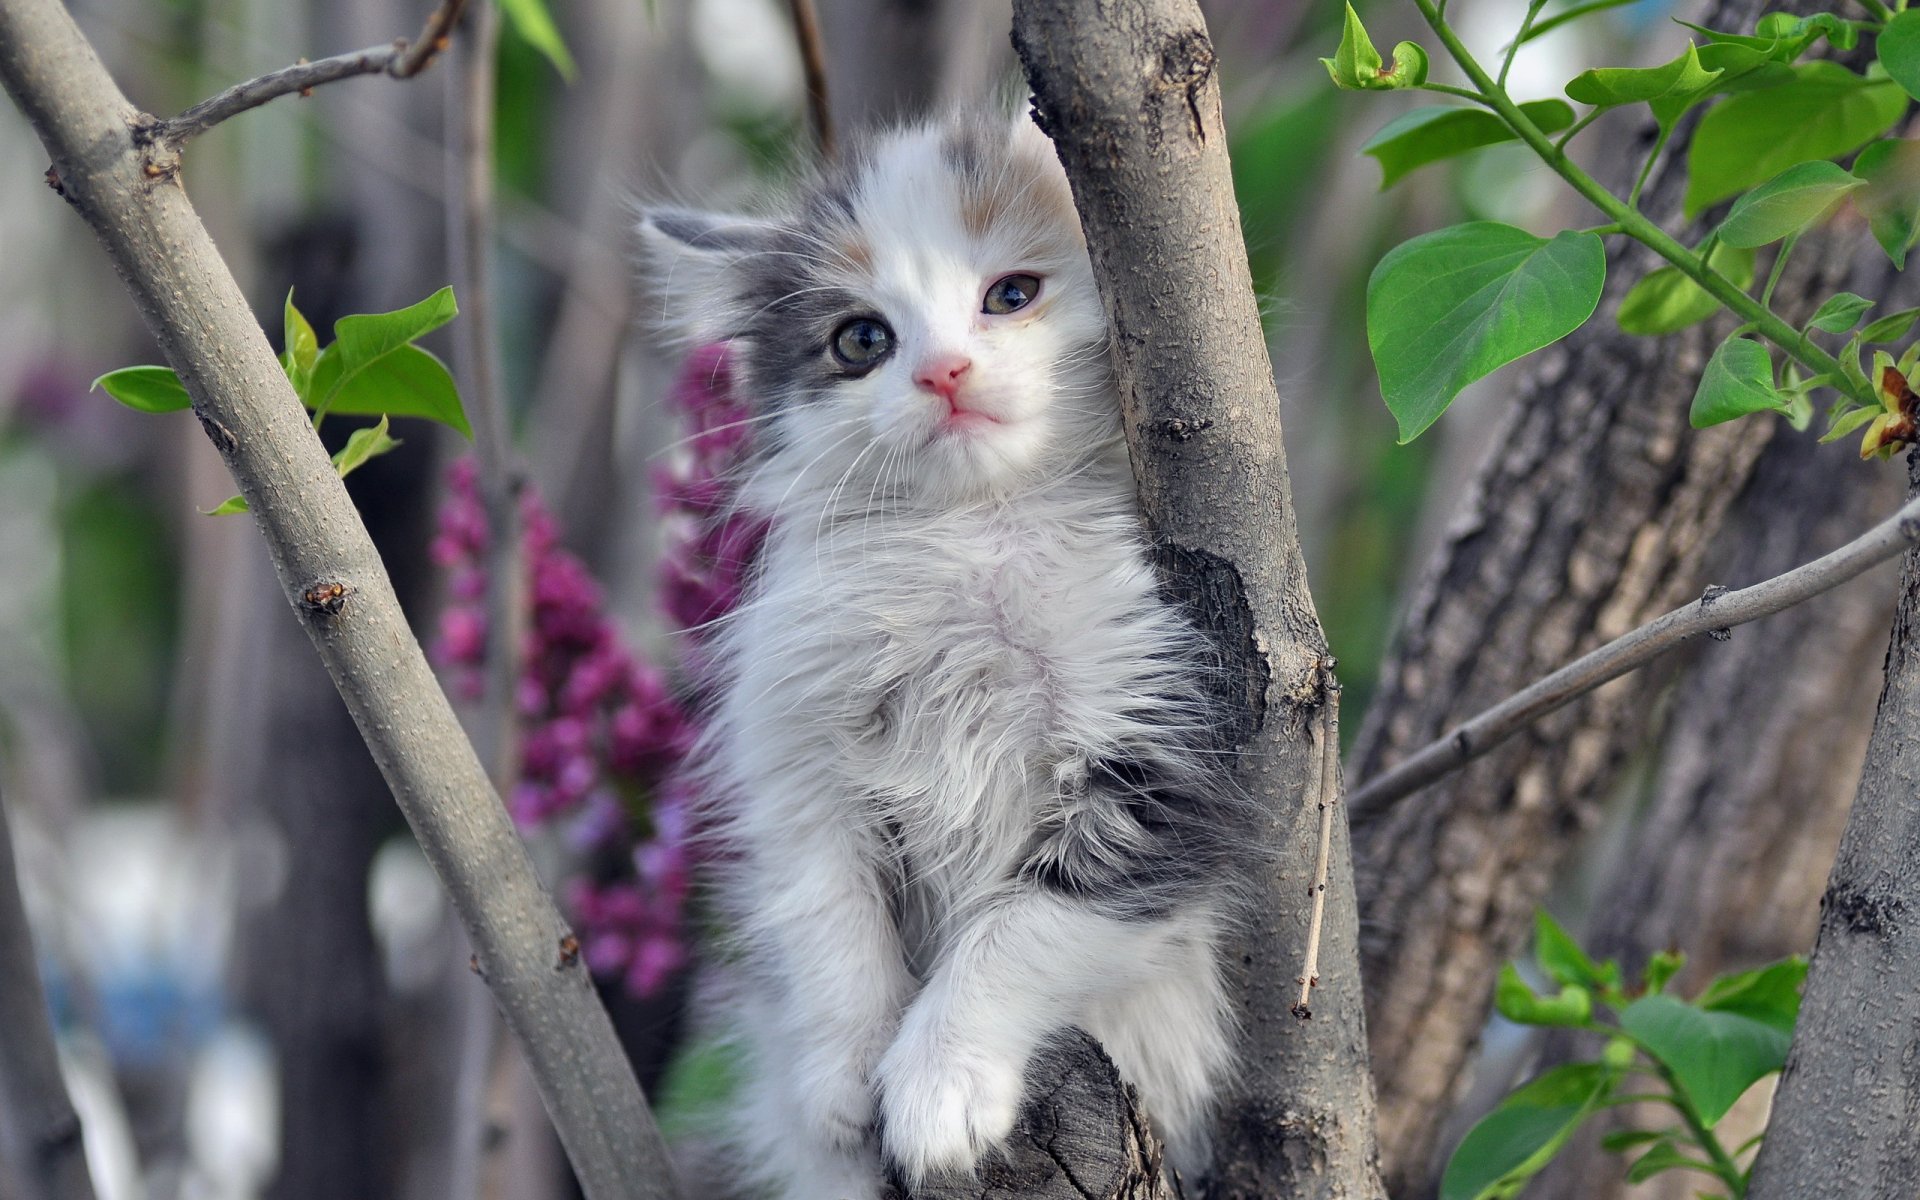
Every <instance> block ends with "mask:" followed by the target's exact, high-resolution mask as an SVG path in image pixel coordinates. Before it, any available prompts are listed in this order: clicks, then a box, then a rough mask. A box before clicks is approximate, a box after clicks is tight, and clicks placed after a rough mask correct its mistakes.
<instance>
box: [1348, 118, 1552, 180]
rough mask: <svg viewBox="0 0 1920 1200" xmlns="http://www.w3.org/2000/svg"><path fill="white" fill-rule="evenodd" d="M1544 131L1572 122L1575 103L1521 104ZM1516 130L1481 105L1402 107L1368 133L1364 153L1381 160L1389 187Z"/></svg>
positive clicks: (1511, 135)
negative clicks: (1421, 169)
mask: <svg viewBox="0 0 1920 1200" xmlns="http://www.w3.org/2000/svg"><path fill="white" fill-rule="evenodd" d="M1520 111H1521V112H1523V113H1525V114H1526V115H1527V119H1528V120H1531V121H1532V122H1533V123H1534V124H1535V125H1538V126H1539V127H1540V131H1541V132H1542V133H1558V132H1559V131H1560V130H1562V129H1565V128H1567V127H1568V126H1570V125H1572V124H1573V109H1572V107H1571V106H1569V105H1568V104H1567V103H1566V102H1565V101H1563V100H1533V101H1529V102H1528V103H1526V104H1522V105H1521V106H1520ZM1515 136H1516V135H1515V134H1514V133H1513V131H1512V130H1510V129H1508V128H1507V126H1506V124H1505V123H1504V122H1503V121H1501V120H1500V118H1499V117H1496V116H1494V115H1493V114H1492V113H1490V112H1487V111H1486V110H1485V109H1479V108H1461V107H1459V106H1456V105H1447V104H1441V105H1433V106H1430V107H1427V108H1416V109H1414V110H1412V111H1411V112H1404V113H1401V114H1400V115H1399V116H1397V117H1395V118H1394V119H1393V120H1391V121H1388V122H1387V123H1386V124H1385V125H1382V126H1381V127H1380V131H1379V132H1378V133H1376V134H1374V135H1373V136H1372V137H1370V138H1368V139H1367V142H1366V145H1364V146H1362V147H1360V153H1362V154H1370V155H1372V156H1373V157H1374V158H1375V159H1376V160H1378V161H1379V163H1380V190H1381V191H1385V190H1387V189H1388V188H1390V187H1392V186H1393V185H1394V184H1396V183H1398V182H1400V180H1401V178H1402V177H1403V176H1405V175H1406V174H1407V172H1409V171H1412V170H1413V169H1414V168H1416V167H1424V166H1426V165H1427V164H1428V163H1431V162H1439V161H1440V160H1441V159H1445V158H1452V157H1453V156H1455V155H1457V154H1465V153H1466V152H1467V151H1469V150H1478V149H1479V148H1480V147H1482V146H1491V145H1494V144H1496V143H1498V142H1511V141H1514V140H1515Z"/></svg>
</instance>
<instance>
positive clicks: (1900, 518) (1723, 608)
mask: <svg viewBox="0 0 1920 1200" xmlns="http://www.w3.org/2000/svg"><path fill="white" fill-rule="evenodd" d="M1916 542H1920V500H1915V501H1909V502H1908V503H1907V504H1906V505H1904V506H1903V507H1901V509H1900V510H1899V511H1898V512H1896V513H1894V514H1893V516H1891V517H1888V518H1887V519H1886V520H1884V521H1882V522H1881V523H1880V524H1878V525H1875V526H1874V527H1873V528H1872V529H1870V530H1868V531H1867V532H1866V533H1864V534H1862V535H1861V536H1859V537H1857V538H1855V539H1854V540H1853V541H1851V542H1848V543H1847V544H1846V545H1844V546H1842V547H1840V548H1839V549H1838V550H1835V551H1834V552H1833V553H1831V554H1828V555H1825V556H1824V557H1821V558H1817V559H1815V560H1813V561H1812V562H1810V563H1805V564H1803V565H1801V566H1798V567H1795V568H1794V569H1793V570H1791V571H1788V572H1787V573H1786V574H1784V575H1776V576H1774V577H1773V578H1772V579H1768V580H1766V581H1764V582H1762V583H1756V584H1754V585H1752V586H1751V587H1744V588H1741V589H1740V590H1739V591H1737V592H1730V591H1727V590H1726V589H1725V588H1719V587H1712V588H1708V589H1707V591H1706V593H1705V594H1704V595H1702V596H1701V597H1700V599H1698V600H1696V601H1694V602H1693V603H1691V604H1688V605H1686V606H1684V607H1682V608H1676V609H1674V610H1673V611H1672V612H1670V613H1667V614H1666V615H1665V616H1661V617H1656V618H1655V619H1653V620H1651V621H1649V622H1647V623H1646V624H1645V625H1642V626H1640V627H1639V628H1638V629H1635V630H1633V631H1632V632H1631V633H1626V634H1623V635H1621V636H1620V637H1617V638H1615V639H1614V640H1613V641H1611V642H1608V643H1607V644H1606V645H1604V646H1602V647H1600V648H1599V649H1598V650H1595V651H1594V652H1593V653H1591V654H1588V655H1586V656H1585V657H1583V658H1580V659H1577V660H1575V661H1574V662H1571V663H1569V664H1567V665H1566V666H1564V667H1561V668H1560V669H1559V670H1558V671H1555V672H1554V673H1553V674H1551V675H1548V676H1547V677H1546V678H1545V679H1542V680H1540V681H1539V682H1538V683H1535V684H1532V685H1531V686H1529V687H1526V688H1524V689H1522V690H1521V691H1518V692H1516V693H1514V694H1513V695H1511V696H1509V697H1507V698H1506V699H1505V700H1502V701H1501V702H1500V703H1498V704H1496V705H1494V706H1493V707H1492V708H1489V709H1487V710H1486V711H1485V712H1483V713H1481V714H1479V715H1478V716H1476V717H1473V718H1472V719H1470V720H1468V721H1466V722H1464V723H1462V724H1460V725H1458V726H1455V727H1454V728H1453V729H1451V730H1449V731H1448V732H1447V733H1446V734H1445V735H1444V736H1442V737H1440V738H1437V739H1435V740H1434V741H1432V742H1430V743H1428V744H1427V745H1425V746H1423V747H1421V748H1420V749H1419V750H1417V751H1415V752H1414V753H1413V754H1412V755H1411V756H1409V757H1408V758H1406V759H1404V760H1402V761H1401V762H1400V763H1399V764H1398V765H1396V766H1394V767H1392V768H1391V769H1389V770H1387V771H1385V772H1383V773H1382V774H1379V775H1376V776H1374V777H1373V778H1372V779H1370V780H1368V781H1367V782H1365V783H1363V784H1361V785H1360V786H1359V787H1357V788H1355V789H1354V790H1353V792H1352V793H1351V794H1350V795H1349V796H1348V797H1347V805H1348V808H1349V809H1350V811H1351V812H1352V814H1353V819H1354V820H1355V821H1365V820H1370V819H1372V818H1374V817H1376V816H1378V815H1380V813H1381V812H1383V811H1384V810H1385V809H1387V808H1388V807H1389V806H1391V805H1392V804H1394V803H1395V802H1396V801H1398V800H1401V799H1404V798H1405V797H1407V796H1409V795H1411V794H1412V793H1414V792H1417V791H1419V790H1420V789H1421V788H1423V787H1426V786H1427V785H1428V784H1430V783H1432V782H1434V781H1435V780H1437V779H1439V778H1441V777H1442V776H1444V775H1447V774H1448V773H1450V772H1452V771H1456V770H1458V769H1460V768H1461V767H1463V766H1465V765H1466V764H1468V763H1470V762H1472V761H1473V760H1474V759H1476V758H1478V757H1480V756H1481V755H1482V754H1485V753H1486V752H1487V751H1489V750H1491V749H1493V748H1494V747H1495V746H1498V745H1499V744H1500V743H1502V742H1504V741H1506V740H1507V739H1508V738H1510V737H1512V736H1513V735H1514V734H1516V733H1519V732H1520V731H1521V730H1523V729H1525V728H1526V727H1527V726H1529V725H1531V724H1532V723H1533V722H1535V721H1537V720H1539V719H1540V718H1541V717H1544V716H1546V715H1547V714H1548V713H1550V712H1554V711H1556V710H1557V709H1560V708H1562V707H1564V706H1565V705H1567V704H1570V703H1572V702H1573V701H1574V700H1577V699H1579V698H1580V697H1581V696H1584V695H1586V694H1587V693H1588V692H1591V691H1593V690H1594V689H1595V688H1597V687H1599V686H1600V685H1602V684H1604V683H1607V682H1609V681H1611V680H1614V679H1618V678H1620V676H1622V675H1625V674H1626V673H1627V672H1629V671H1633V670H1636V669H1638V668H1640V667H1643V666H1645V665H1646V664H1647V663H1649V662H1652V661H1653V660H1654V659H1656V658H1658V657H1659V656H1660V655H1662V654H1665V653H1666V652H1667V651H1669V650H1672V649H1674V648H1675V647H1677V646H1679V645H1680V644H1681V643H1682V642H1685V641H1687V640H1689V639H1691V638H1696V637H1699V636H1700V635H1702V634H1706V635H1708V636H1717V635H1721V634H1724V633H1725V632H1726V631H1727V630H1729V629H1731V628H1733V627H1734V626H1735V625H1744V624H1746V623H1747V622H1749V621H1757V620H1759V619H1760V618H1761V617H1765V616H1771V615H1772V614H1774V613H1777V612H1779V611H1781V610H1782V609H1787V608H1791V607H1793V606H1794V605H1796V604H1800V603H1802V602H1804V601H1807V600H1811V599H1812V598H1813V597H1815V596H1818V595H1820V594H1821V593H1823V592H1829V591H1832V590H1833V589H1834V588H1837V587H1839V586H1840V585H1841V584H1843V583H1845V582H1846V581H1847V580H1849V579H1852V578H1853V577H1854V576H1856V575H1859V574H1861V573H1863V572H1865V571H1867V570H1870V569H1871V568H1873V567H1876V566H1878V565H1880V564H1881V563H1883V562H1886V561H1887V560H1888V559H1890V558H1892V557H1894V556H1895V555H1897V554H1899V553H1901V552H1902V551H1904V550H1906V549H1907V548H1908V547H1909V546H1912V545H1913V544H1914V543H1916Z"/></svg>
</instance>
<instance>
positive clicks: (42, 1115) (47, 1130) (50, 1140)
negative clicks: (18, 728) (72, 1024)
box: [0, 803, 93, 1200]
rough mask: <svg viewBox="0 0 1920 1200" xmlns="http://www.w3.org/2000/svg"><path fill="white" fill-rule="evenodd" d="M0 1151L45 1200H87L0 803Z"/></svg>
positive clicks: (79, 1146)
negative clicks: (7, 1154) (0, 1031)
mask: <svg viewBox="0 0 1920 1200" xmlns="http://www.w3.org/2000/svg"><path fill="white" fill-rule="evenodd" d="M0 980H3V981H5V982H4V983H0V1029H4V1030H5V1031H6V1035H5V1036H4V1037H0V1148H5V1149H6V1150H8V1151H10V1157H13V1158H16V1159H17V1160H18V1161H19V1165H20V1167H21V1168H22V1170H21V1174H23V1175H24V1176H25V1177H26V1180H27V1183H28V1187H29V1190H34V1189H37V1190H36V1191H35V1192H34V1194H35V1195H38V1196H43V1197H45V1200H93V1177H92V1176H90V1175H89V1174H88V1173H87V1156H86V1147H85V1145H84V1144H83V1143H82V1140H81V1131H80V1118H79V1117H78V1116H77V1115H76V1114H75V1113H74V1111H73V1102H72V1101H71V1100H69V1099H68V1098H67V1085H66V1081H65V1080H64V1079H62V1078H61V1076H60V1055H59V1052H58V1051H56V1050H55V1049H54V1040H53V1025H52V1023H51V1022H50V1021H49V1020H48V1017H47V1002H46V998H45V997H46V993H45V990H44V987H43V985H42V984H41V981H40V965H39V962H38V960H37V959H36V958H35V956H34V952H33V931H32V930H31V929H29V928H28V927H27V910H26V906H25V905H24V904H23V903H22V901H21V898H20V884H19V878H18V876H17V875H16V873H15V864H14V857H13V836H12V834H11V833H10V832H9V830H8V828H7V811H6V806H5V804H4V803H0Z"/></svg>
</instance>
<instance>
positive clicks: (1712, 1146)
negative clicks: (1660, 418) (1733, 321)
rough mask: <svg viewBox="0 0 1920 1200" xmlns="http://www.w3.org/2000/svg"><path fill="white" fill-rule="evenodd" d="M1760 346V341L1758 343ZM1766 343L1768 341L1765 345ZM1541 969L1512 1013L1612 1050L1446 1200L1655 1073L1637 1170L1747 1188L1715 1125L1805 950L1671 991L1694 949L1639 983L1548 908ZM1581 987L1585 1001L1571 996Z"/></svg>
mask: <svg viewBox="0 0 1920 1200" xmlns="http://www.w3.org/2000/svg"><path fill="white" fill-rule="evenodd" d="M1749 344H1751V343H1749ZM1763 353H1764V352H1763ZM1534 959H1535V965H1536V967H1537V968H1538V969H1539V971H1540V974H1541V975H1542V976H1544V977H1545V978H1546V979H1549V980H1551V981H1552V982H1554V983H1556V984H1558V985H1560V991H1559V993H1558V994H1557V995H1551V996H1550V995H1543V994H1538V993H1535V992H1534V991H1533V989H1532V988H1530V987H1529V986H1528V985H1527V983H1526V981H1525V980H1524V979H1523V978H1522V977H1521V975H1520V971H1519V969H1518V968H1517V967H1516V966H1514V965H1513V964H1508V965H1507V967H1506V969H1505V970H1504V971H1502V972H1501V974H1500V982H1499V984H1498V987H1497V989H1496V992H1495V1002H1496V1005H1497V1006H1498V1008H1499V1009H1500V1012H1501V1013H1502V1014H1503V1015H1505V1016H1507V1017H1508V1018H1509V1019H1511V1020H1520V1021H1524V1022H1527V1023H1530V1024H1539V1025H1553V1026H1558V1027H1561V1028H1565V1029H1572V1030H1579V1031H1583V1032H1587V1033H1592V1034H1595V1035H1598V1036H1599V1037H1601V1038H1603V1039H1604V1040H1603V1041H1602V1043H1601V1047H1600V1053H1599V1054H1598V1055H1597V1056H1596V1057H1594V1058H1592V1059H1589V1060H1587V1061H1582V1062H1574V1063H1568V1064H1566V1065H1564V1066H1560V1067H1557V1068H1555V1069H1553V1070H1551V1071H1548V1072H1547V1073H1545V1074H1544V1075H1542V1076H1540V1077H1539V1078H1538V1079H1535V1080H1533V1081H1531V1082H1529V1083H1527V1084H1525V1085H1524V1086H1522V1087H1520V1088H1518V1089H1517V1090H1515V1091H1514V1092H1513V1093H1512V1094H1510V1095H1509V1096H1507V1098H1506V1099H1504V1100H1502V1101H1501V1102H1500V1104H1499V1105H1498V1106H1497V1107H1496V1108H1495V1109H1494V1110H1493V1111H1492V1112H1490V1113H1488V1114H1487V1115H1486V1116H1485V1117H1483V1118H1482V1119H1481V1120H1480V1121H1479V1122H1478V1123H1477V1124H1475V1125H1474V1127H1473V1128H1472V1129H1471V1130H1469V1131H1468V1133H1467V1135H1466V1137H1465V1138H1464V1139H1462V1140H1461V1142H1460V1145H1459V1147H1458V1148H1456V1149H1455V1150H1454V1152H1453V1157H1452V1158H1451V1159H1450V1160H1449V1161H1448V1163H1447V1169H1446V1173H1445V1175H1444V1176H1443V1177H1442V1180H1441V1185H1440V1195H1441V1197H1442V1200H1501V1198H1505V1197H1512V1196H1516V1195H1518V1194H1519V1192H1520V1189H1521V1188H1522V1187H1524V1186H1525V1184H1526V1182H1527V1181H1528V1180H1529V1179H1531V1178H1532V1177H1533V1176H1534V1175H1535V1174H1537V1173H1538V1172H1539V1171H1540V1170H1541V1169H1542V1168H1544V1167H1545V1166H1546V1165H1547V1163H1548V1162H1550V1161H1551V1160H1552V1158H1553V1156H1554V1155H1555V1154H1556V1153H1558V1152H1559V1150H1560V1148H1561V1147H1562V1146H1564V1145H1565V1144H1566V1142H1567V1140H1568V1139H1569V1138H1570V1137H1572V1135H1573V1133H1574V1131H1575V1130H1576V1129H1577V1128H1578V1127H1579V1125H1580V1123H1581V1122H1582V1121H1584V1120H1586V1119H1587V1118H1588V1117H1589V1116H1592V1115H1593V1114H1594V1113H1596V1112H1599V1111H1601V1110H1603V1109H1607V1108H1612V1107H1617V1106H1619V1105H1621V1104H1624V1103H1626V1102H1627V1101H1628V1100H1629V1099H1643V1098H1647V1097H1648V1096H1649V1093H1648V1092H1647V1091H1646V1088H1645V1086H1644V1082H1643V1081H1644V1080H1646V1079H1647V1078H1649V1077H1651V1078H1652V1079H1654V1080H1656V1081H1657V1082H1658V1085H1659V1087H1660V1088H1661V1089H1662V1090H1660V1091H1658V1092H1655V1093H1651V1095H1654V1096H1657V1097H1658V1098H1662V1099H1665V1100H1666V1101H1667V1103H1668V1104H1669V1105H1670V1106H1671V1107H1672V1108H1673V1110H1674V1111H1675V1112H1676V1113H1678V1114H1679V1117H1680V1123H1679V1124H1677V1125H1674V1126H1672V1127H1670V1128H1665V1129H1629V1130H1619V1131H1616V1132H1613V1133H1610V1134H1608V1135H1607V1137H1606V1138H1605V1139H1603V1141H1602V1143H1601V1144H1602V1145H1603V1146H1604V1147H1605V1148H1606V1149H1607V1150H1609V1151H1612V1152H1614V1153H1619V1154H1627V1153H1633V1154H1637V1155H1638V1156H1639V1157H1637V1158H1636V1159H1635V1160H1634V1161H1633V1163H1632V1165H1631V1166H1630V1167H1629V1168H1628V1172H1627V1174H1628V1178H1629V1179H1630V1180H1632V1181H1633V1182H1636V1183H1638V1182H1640V1181H1642V1180H1645V1179H1648V1178H1650V1177H1652V1176H1654V1175H1657V1174H1659V1173H1661V1172H1663V1171H1670V1170H1687V1171H1696V1172H1703V1173H1705V1174H1707V1175H1710V1176H1712V1177H1713V1178H1715V1179H1716V1180H1718V1181H1719V1182H1720V1184H1721V1185H1722V1186H1723V1187H1724V1188H1725V1189H1726V1192H1725V1194H1726V1195H1730V1196H1733V1197H1739V1196H1742V1195H1744V1193H1745V1191H1746V1172H1745V1170H1744V1169H1743V1168H1742V1167H1741V1166H1740V1165H1739V1162H1738V1161H1737V1160H1738V1158H1739V1157H1740V1156H1741V1155H1743V1154H1746V1153H1747V1152H1749V1151H1750V1150H1751V1149H1752V1148H1753V1143H1749V1144H1748V1145H1746V1146H1743V1147H1741V1148H1740V1149H1739V1150H1738V1151H1735V1152H1733V1153H1729V1152H1728V1151H1727V1150H1726V1148H1725V1147H1724V1146H1722V1145H1721V1144H1720V1142H1719V1141H1718V1139H1716V1138H1715V1136H1714V1134H1713V1128H1714V1126H1715V1125H1716V1124H1718V1122H1719V1121H1720V1119H1721V1118H1722V1117H1724V1116H1725V1115H1726V1113H1727V1110H1728V1109H1730V1108H1731V1107H1732V1106H1733V1103H1734V1101H1735V1100H1738V1099H1739V1098H1740V1096H1741V1095H1742V1094H1743V1093H1744V1092H1745V1091H1746V1090H1747V1089H1748V1088H1749V1087H1751V1086H1753V1084H1755V1083H1757V1082H1758V1081H1759V1080H1761V1079H1763V1078H1765V1077H1766V1076H1767V1075H1770V1074H1772V1073H1773V1072H1775V1071H1778V1070H1779V1069H1780V1067H1781V1064H1783V1063H1784V1062H1785V1061H1786V1052H1787V1043H1788V1041H1789V1039H1790V1038H1791V1036H1792V1033H1793V1023H1794V1019H1795V1017H1797V1016H1798V1014H1799V1010H1800V987H1801V984H1802V983H1803V982H1804V980H1805V978H1806V963H1805V961H1804V960H1801V959H1797V958H1792V959H1786V960H1784V961H1782V962H1777V963H1772V964H1770V965H1768V966H1765V967H1761V968H1759V969H1758V970H1753V971H1746V972H1743V973H1740V974H1735V975H1725V976H1721V977H1720V978H1718V979H1715V980H1714V981H1713V982H1712V983H1710V984H1708V985H1707V987H1706V989H1705V990H1704V991H1702V992H1701V993H1700V995H1699V996H1698V997H1696V998H1695V999H1694V1000H1693V1001H1691V1002H1689V1001H1686V1000H1683V999H1681V998H1679V997H1677V996H1674V995H1672V994H1670V993H1668V992H1667V991H1666V990H1665V989H1666V986H1667V984H1668V983H1669V982H1670V981H1671V980H1672V978H1673V976H1674V975H1675V974H1676V973H1677V972H1678V971H1679V969H1680V967H1681V965H1682V963H1683V962H1684V959H1682V958H1681V956H1680V955H1678V954H1675V953H1661V954H1656V955H1654V956H1653V957H1652V959H1651V960H1649V962H1648V963H1647V966H1646V969H1645V970H1644V971H1643V972H1642V973H1641V976H1640V979H1639V981H1638V985H1637V986H1636V987H1633V988H1629V987H1628V986H1627V985H1626V982H1625V980H1624V977H1623V975H1622V973H1621V970H1620V964H1619V963H1617V962H1614V961H1613V960H1611V959H1609V960H1607V961H1604V962H1597V961H1595V960H1594V959H1593V958H1592V956H1590V955H1589V954H1587V952H1586V951H1585V950H1583V949H1582V948H1581V947H1580V945H1579V943H1577V942H1576V941H1575V940H1574V939H1573V938H1572V937H1570V936H1569V935H1568V934H1567V932H1566V930H1564V929H1563V928H1561V927H1560V925H1559V924H1558V923H1557V922H1555V921H1554V920H1553V918H1552V917H1551V916H1549V915H1548V914H1547V913H1545V912H1541V913H1539V914H1538V917H1537V920H1536V922H1535V930H1534ZM1570 995H1577V996H1578V997H1579V1002H1578V1003H1567V998H1568V997H1569V996H1570Z"/></svg>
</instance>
